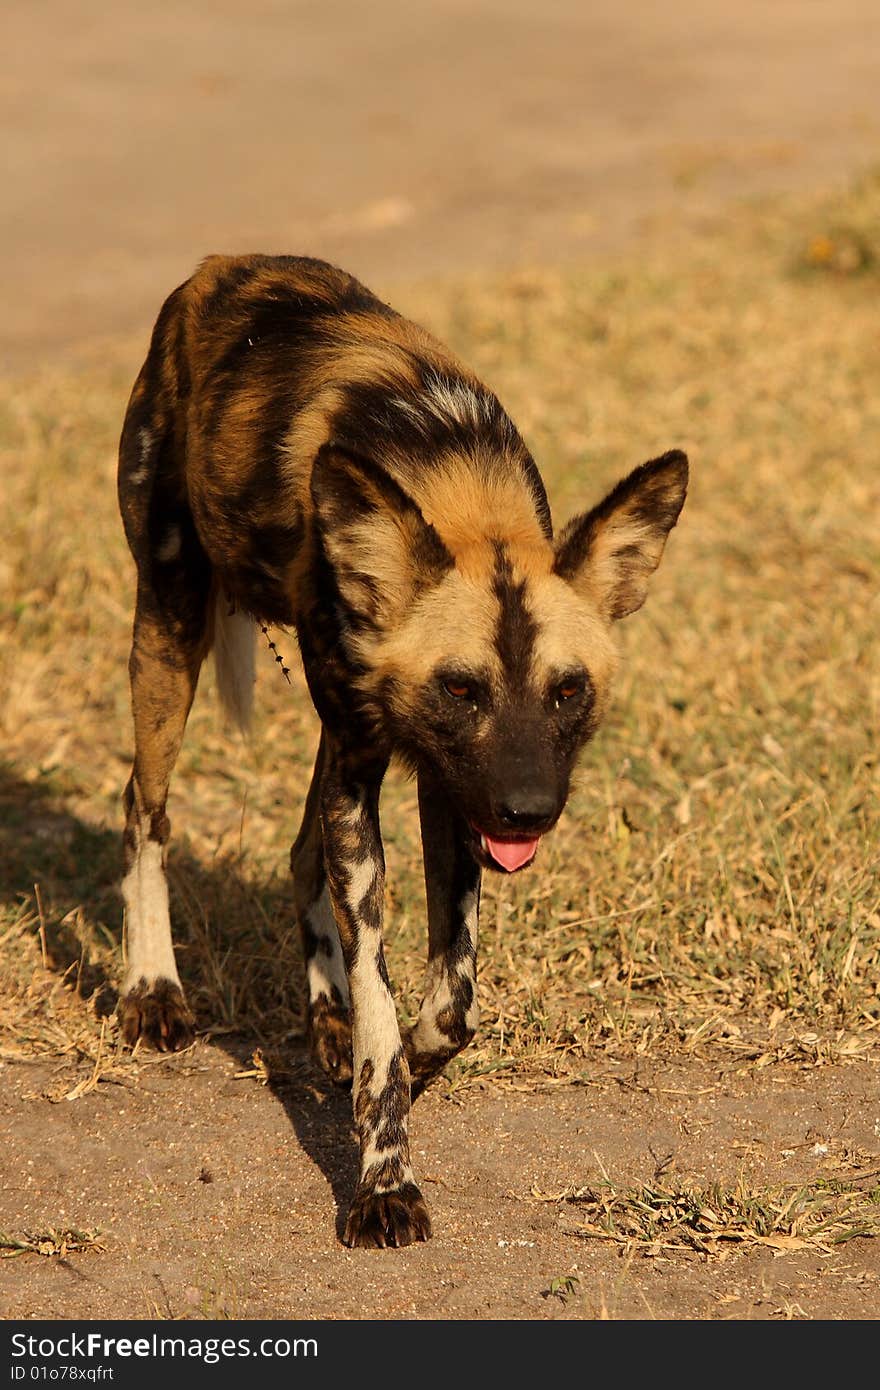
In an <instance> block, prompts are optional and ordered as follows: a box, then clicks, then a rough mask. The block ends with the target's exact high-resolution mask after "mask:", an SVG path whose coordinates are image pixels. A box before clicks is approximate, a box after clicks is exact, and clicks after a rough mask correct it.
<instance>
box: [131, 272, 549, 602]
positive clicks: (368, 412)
mask: <svg viewBox="0 0 880 1390" xmlns="http://www.w3.org/2000/svg"><path fill="white" fill-rule="evenodd" d="M329 440H333V441H335V442H337V443H339V444H340V445H341V446H343V447H344V448H346V449H347V450H349V451H351V452H352V453H355V454H359V455H363V456H364V457H368V458H372V457H379V458H381V461H382V466H383V468H384V469H385V470H387V472H388V473H389V474H390V476H391V477H393V478H394V479H395V480H396V481H397V482H398V483H399V484H400V486H401V487H402V488H404V489H405V491H406V492H407V493H408V494H409V495H410V496H412V497H413V498H414V500H415V501H416V502H417V503H418V504H419V505H420V507H421V508H422V510H423V511H424V513H425V515H426V517H427V518H428V519H429V520H430V521H431V522H432V523H433V524H434V526H435V527H436V528H437V529H438V531H439V532H440V534H441V535H443V536H444V537H445V538H448V540H449V541H450V543H451V544H452V545H453V546H457V545H460V544H462V543H463V542H467V541H468V540H470V541H474V542H476V541H478V540H480V539H485V536H486V534H487V531H492V530H493V529H494V530H496V531H497V530H499V529H500V530H501V531H506V532H508V533H514V532H517V531H519V532H520V533H522V534H523V535H524V536H525V537H529V536H531V537H534V538H535V539H539V538H543V539H546V538H547V537H548V536H549V534H550V516H549V509H548V506H547V499H546V495H545V492H544V488H543V485H542V482H541V479H540V476H539V474H538V471H537V469H536V468H535V465H534V462H533V461H532V459H531V457H530V455H529V453H528V450H527V449H526V447H525V445H524V444H523V442H522V440H521V439H520V437H519V435H518V433H517V431H516V429H515V427H514V425H513V423H512V422H511V420H510V418H509V416H508V415H507V414H506V413H505V411H504V410H503V408H502V407H501V405H500V403H499V402H498V400H497V398H496V397H495V396H494V395H493V394H492V393H491V392H490V391H488V390H487V389H486V388H485V387H484V386H483V385H482V384H481V383H480V382H479V381H478V380H477V379H476V378H475V377H474V376H473V375H472V373H470V372H469V371H468V370H467V369H466V368H465V367H464V366H463V365H462V364H461V363H460V362H458V361H457V360H456V359H455V358H454V357H453V356H452V354H451V353H449V352H448V351H447V350H446V349H444V348H443V347H441V345H440V344H439V343H438V342H436V341H435V340H434V339H433V338H432V337H431V336H430V335H429V334H428V333H427V332H425V331H424V330H423V329H421V328H419V327H417V326H416V325H415V324H413V323H411V322H409V321H408V320H407V319H405V318H403V317H401V316H400V315H399V314H397V313H395V312H394V310H392V309H390V308H389V307H388V306H387V305H385V304H383V303H382V302H381V301H380V300H379V299H377V298H376V297H375V295H373V294H371V293H370V291H369V290H367V289H366V288H365V287H364V286H363V285H361V284H359V283H358V281H357V280H355V279H354V278H353V277H352V276H350V275H347V274H346V273H345V272H343V271H341V270H337V269H336V268H335V267H333V266H330V265H327V264H325V263H324V262H322V261H316V260H311V259H309V258H304V257H289V256H278V257H269V256H246V257H236V258H233V257H223V256H211V257H209V258H208V259H207V260H206V261H204V262H203V263H202V265H201V266H200V267H199V269H198V270H197V271H196V273H195V274H194V275H193V276H192V277H191V279H189V280H188V281H187V282H186V283H185V284H184V285H182V286H180V287H179V288H178V289H177V290H175V291H174V293H173V294H172V295H171V296H170V297H169V298H168V300H167V301H166V303H165V305H164V306H163V309H162V312H161V314H160V316H159V319H158V322H157V324H156V328H155V331H154V334H153V339H152V343H151V347H150V352H149V355H148V357H147V360H146V362H145V364H144V367H143V369H142V371H141V373H140V376H139V377H138V380H137V382H136V384H135V387H134V390H133V392H132V397H131V401H130V403H129V408H128V413H127V416H126V421H125V426H124V430H123V435H122V445H121V453H120V472H119V488H120V503H121V508H122V513H123V519H124V521H125V523H126V530H127V534H128V537H129V542H130V544H131V546H132V549H133V551H134V554H135V558H136V559H137V561H138V563H139V564H143V565H145V566H148V567H150V568H152V567H153V566H154V565H155V564H156V562H158V563H159V564H162V563H163V560H162V557H163V556H165V557H167V558H166V559H165V561H164V563H166V564H168V563H170V562H172V561H173V560H174V559H175V558H176V556H177V555H178V554H180V553H182V552H183V551H184V550H186V551H187V552H188V553H189V556H190V560H191V566H190V568H191V569H192V570H193V571H195V570H196V569H199V568H200V566H199V564H198V563H197V561H200V560H201V561H203V562H204V563H205V564H206V565H207V566H209V567H210V571H211V572H212V574H213V576H214V578H215V581H216V582H217V583H218V584H219V586H220V587H221V588H222V590H223V592H224V594H225V596H226V598H227V599H228V600H230V601H231V602H233V603H234V604H235V605H236V606H237V607H239V608H240V609H242V610H244V611H245V612H247V613H250V614H252V615H253V616H254V617H255V618H257V619H258V620H261V621H263V622H277V623H282V624H291V623H295V622H296V621H297V606H298V598H297V595H298V593H299V592H300V591H301V590H302V588H303V575H304V572H305V571H306V570H307V569H308V567H309V565H310V564H311V562H312V558H313V556H312V548H311V546H312V528H311V511H312V502H311V497H310V491H309V482H310V474H311V468H312V464H313V460H314V458H315V456H316V454H317V452H318V451H319V449H320V447H321V445H322V444H324V443H326V442H327V441H329ZM147 497H149V498H150V499H151V502H152V505H151V507H150V508H149V510H145V499H146V498H147ZM469 533H470V534H469ZM196 542H197V544H198V547H199V548H200V549H201V552H202V554H201V556H200V555H198V553H197V549H196V544H195V543H196ZM206 572H207V571H206Z"/></svg>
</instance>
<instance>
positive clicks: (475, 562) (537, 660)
mask: <svg viewBox="0 0 880 1390" xmlns="http://www.w3.org/2000/svg"><path fill="white" fill-rule="evenodd" d="M687 477H688V466H687V459H686V457H685V455H684V454H682V453H680V452H678V451H674V452H671V453H668V454H664V455H663V457H662V458H658V459H654V460H653V461H652V462H650V463H645V464H642V466H641V467H640V468H637V469H635V471H634V472H632V473H630V474H629V476H628V477H626V478H624V479H623V480H622V481H621V482H620V483H618V485H617V486H616V487H615V488H614V489H613V491H612V492H610V493H609V495H608V496H607V497H606V498H605V499H604V501H602V502H600V503H599V505H598V506H597V507H594V508H593V509H592V511H589V512H586V513H584V514H583V515H581V516H578V517H576V518H575V519H574V520H573V521H571V522H569V524H568V525H567V526H566V527H565V528H564V530H563V531H562V532H561V534H560V535H559V536H558V538H557V539H556V540H555V541H552V540H550V539H548V538H547V536H546V535H545V534H544V533H543V532H542V530H541V526H540V524H539V522H538V520H537V518H536V516H535V512H534V507H533V506H532V504H531V502H530V500H529V499H528V497H527V495H526V493H525V490H524V489H523V486H522V483H521V481H520V480H515V483H516V485H515V486H511V479H510V475H509V473H508V474H506V475H505V474H504V473H503V472H501V471H499V473H498V475H497V477H496V478H494V479H493V478H492V477H491V476H489V478H488V480H487V479H486V478H484V479H483V480H482V481H481V483H480V485H479V486H478V487H476V486H472V485H471V483H470V482H469V480H468V474H467V473H466V471H465V470H462V469H458V470H456V469H449V470H446V471H445V472H444V471H443V470H440V471H439V472H438V473H437V474H436V476H435V478H434V479H433V480H432V481H431V483H430V484H429V485H426V487H424V488H423V489H422V496H421V502H422V505H421V506H419V505H417V504H416V502H415V501H414V500H413V499H412V497H410V496H409V495H408V494H407V493H406V492H404V491H403V489H402V488H401V487H400V486H399V485H398V484H397V483H396V482H395V481H394V480H393V479H392V478H391V477H390V476H389V475H388V473H387V472H385V471H384V470H383V469H381V468H379V467H377V466H376V465H375V464H373V463H372V462H370V461H369V460H366V459H363V458H359V457H354V456H352V455H351V454H348V453H346V452H345V451H343V450H341V449H339V448H336V447H334V446H333V445H328V446H325V447H324V449H322V450H321V453H320V454H319V456H318V459H317V460H316V464H315V468H314V471H313V476H312V496H313V501H314V505H315V510H316V517H317V523H318V527H319V530H320V533H321V537H322V542H323V546H324V550H325V553H326V555H327V558H328V560H329V562H330V564H331V566H332V568H333V571H334V574H335V578H336V583H337V587H338V591H339V598H340V602H341V606H342V608H343V610H344V630H345V639H344V640H345V641H346V644H347V645H348V647H349V651H350V654H351V655H352V656H353V657H354V659H355V661H356V663H357V665H358V667H359V669H360V671H361V673H362V674H361V675H360V676H359V677H358V683H359V686H360V689H361V691H362V693H363V694H364V695H365V696H366V697H367V699H368V700H369V701H370V703H371V704H372V705H373V707H374V710H375V713H376V716H377V718H378V719H379V720H380V721H381V722H382V723H383V725H384V727H385V728H386V729H387V730H388V732H389V735H390V739H391V742H392V743H393V745H394V747H395V748H396V749H397V750H398V751H399V752H401V753H402V754H403V755H404V756H405V757H406V758H407V759H408V760H409V761H410V762H411V763H412V764H413V765H415V766H416V767H427V768H428V769H429V770H430V772H431V774H432V775H433V777H434V778H435V779H436V780H438V781H439V782H440V784H441V785H442V786H443V788H444V789H445V791H446V793H447V795H448V797H449V798H450V800H451V802H452V803H453V805H454V806H455V807H456V808H457V810H458V812H459V814H460V816H461V818H462V820H463V821H464V822H465V823H466V824H467V826H468V827H469V828H470V833H471V837H472V850H473V853H474V856H475V858H476V859H477V860H478V861H479V862H480V863H482V864H483V865H485V866H486V867H491V868H495V869H502V870H505V871H507V872H512V871H513V870H515V869H518V868H522V867H523V866H524V865H526V864H528V863H530V862H531V860H532V859H533V858H534V855H535V851H536V849H537V846H538V841H539V839H540V837H541V836H542V835H543V834H544V833H545V832H546V831H547V830H549V829H550V828H551V827H552V826H553V825H554V824H555V822H556V821H557V819H558V818H559V815H560V813H561V811H562V809H563V807H564V805H565V802H566V798H567V796H568V790H569V783H570V778H571V773H572V769H573V767H574V763H575V759H576V757H577V754H578V752H579V750H580V749H581V748H582V747H583V745H584V744H585V743H586V741H587V740H588V739H589V738H590V736H591V735H592V734H593V732H594V731H595V729H596V727H597V725H598V723H599V721H600V719H601V718H602V715H603V714H604V712H605V710H606V708H607V704H608V699H609V693H610V685H611V678H612V676H613V673H614V669H615V665H616V645H615V641H614V636H613V632H612V629H613V625H614V624H615V623H616V622H617V621H618V620H619V619H620V618H625V617H626V616H627V615H628V614H629V613H634V612H635V611H636V609H638V608H640V607H641V606H642V604H643V602H644V600H645V596H646V593H647V587H648V581H649V579H650V576H651V575H652V573H653V572H654V570H655V569H656V568H657V565H658V564H659V562H660V557H661V555H662V554H663V548H664V546H665V544H666V538H667V536H668V535H669V532H670V530H671V529H672V527H673V526H674V525H675V523H676V521H677V520H678V515H679V512H680V511H681V508H682V506H683V504H684V499H685V492H686V490H687Z"/></svg>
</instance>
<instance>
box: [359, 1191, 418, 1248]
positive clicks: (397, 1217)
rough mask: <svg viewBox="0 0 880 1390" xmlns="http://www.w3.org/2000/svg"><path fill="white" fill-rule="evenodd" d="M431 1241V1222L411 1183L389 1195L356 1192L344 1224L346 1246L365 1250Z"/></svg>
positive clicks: (386, 1193)
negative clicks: (359, 1247)
mask: <svg viewBox="0 0 880 1390" xmlns="http://www.w3.org/2000/svg"><path fill="white" fill-rule="evenodd" d="M430 1239H431V1218H430V1216H429V1215H428V1208H427V1207H426V1206H425V1200H424V1198H423V1197H422V1194H421V1192H420V1191H419V1189H418V1188H417V1187H416V1185H415V1183H414V1182H407V1183H403V1184H402V1185H401V1186H400V1187H395V1188H392V1190H391V1191H390V1192H363V1193H362V1192H358V1193H356V1194H355V1199H354V1201H353V1202H352V1204H351V1211H350V1212H349V1213H348V1221H347V1222H346V1223H345V1235H344V1236H343V1240H344V1242H345V1244H346V1245H350V1246H361V1247H362V1248H363V1249H367V1250H375V1249H379V1250H384V1249H385V1248H386V1246H394V1247H399V1246H403V1245H412V1244H413V1243H414V1242H415V1241H417V1240H430Z"/></svg>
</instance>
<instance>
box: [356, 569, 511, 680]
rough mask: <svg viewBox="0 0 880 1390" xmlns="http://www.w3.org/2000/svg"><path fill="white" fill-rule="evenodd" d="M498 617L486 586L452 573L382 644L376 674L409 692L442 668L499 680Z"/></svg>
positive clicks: (377, 652) (375, 658)
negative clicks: (398, 682)
mask: <svg viewBox="0 0 880 1390" xmlns="http://www.w3.org/2000/svg"><path fill="white" fill-rule="evenodd" d="M497 616H498V600H497V598H496V597H495V595H494V594H493V593H492V591H491V589H490V588H487V586H486V584H485V583H480V582H478V581H475V580H474V579H472V578H470V577H469V576H467V575H465V574H462V572H461V571H460V570H459V569H453V570H450V572H449V573H448V574H447V575H446V577H445V578H444V579H443V580H442V581H441V582H440V583H439V584H438V585H437V586H436V587H435V588H433V589H431V590H429V591H428V592H427V593H425V594H423V595H422V597H421V598H419V599H418V600H417V601H416V603H415V604H414V605H413V607H412V609H411V610H410V612H409V613H408V615H407V617H406V618H405V620H404V621H403V622H402V623H401V624H400V625H399V627H397V628H396V629H395V630H394V631H392V632H389V633H387V634H386V635H385V636H384V637H383V638H382V639H380V641H379V643H378V646H377V648H376V650H375V652H374V654H373V657H372V660H373V663H374V669H375V670H376V672H377V674H379V675H380V676H385V675H390V676H396V677H397V678H398V679H401V680H402V681H403V682H404V683H405V684H406V685H409V686H421V685H424V684H425V682H426V681H427V680H428V679H429V678H430V677H431V675H432V674H433V673H434V672H435V671H436V670H437V669H438V668H440V667H443V666H444V665H448V666H450V667H451V668H453V669H454V668H459V669H460V670H461V671H463V672H468V671H472V672H475V673H476V672H484V671H486V672H488V673H489V675H490V677H492V678H498V677H500V674H501V663H500V662H499V660H498V655H497V652H496V651H495V643H494V634H495V625H496V622H497Z"/></svg>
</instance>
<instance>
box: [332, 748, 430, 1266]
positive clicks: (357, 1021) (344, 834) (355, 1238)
mask: <svg viewBox="0 0 880 1390" xmlns="http://www.w3.org/2000/svg"><path fill="white" fill-rule="evenodd" d="M383 773H384V767H383V768H382V769H381V770H379V771H378V772H377V770H376V769H372V770H371V771H370V772H369V773H365V772H364V771H363V769H358V770H353V769H352V768H350V767H349V766H348V765H347V763H346V760H345V759H344V757H343V756H342V755H341V754H340V753H339V752H338V750H335V749H330V750H329V756H328V759H327V764H326V767H325V770H324V775H323V779H322V789H321V826H322V831H323V836H324V857H325V866H326V871H327V882H328V884H329V887H330V897H331V901H332V903H333V910H334V913H335V916H336V921H337V925H338V927H339V936H340V940H341V943H342V951H343V955H344V958H345V965H346V970H347V972H348V983H349V990H350V994H351V1011H352V1051H353V1062H354V1078H353V1101H354V1117H355V1125H356V1128H357V1132H358V1139H359V1142H360V1181H359V1182H358V1187H357V1191H356V1192H355V1195H354V1200H353V1202H352V1205H351V1211H350V1212H349V1215H348V1221H347V1224H346V1227H345V1236H344V1240H345V1243H346V1245H363V1246H386V1245H410V1244H412V1242H413V1241H416V1240H427V1239H428V1238H429V1236H430V1234H431V1221H430V1218H429V1216H428V1211H427V1208H426V1206H425V1203H424V1200H423V1198H422V1194H421V1192H420V1191H419V1189H418V1187H417V1185H416V1182H415V1179H414V1177H413V1172H412V1168H411V1166H410V1157H409V1137H408V1133H407V1123H408V1117H409V1109H410V1073H409V1066H408V1065H407V1060H406V1055H405V1053H404V1049H403V1045H402V1043H401V1040H400V1030H399V1028H398V1025H397V1013H396V1011H395V1007H394V1000H393V998H392V995H391V989H390V986H389V982H388V972H387V970H386V968H385V954H384V949H383V945H382V908H383V899H384V891H385V858H384V855H383V852H382V839H381V835H380V831H379V788H380V785H381V780H382V774H383Z"/></svg>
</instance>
